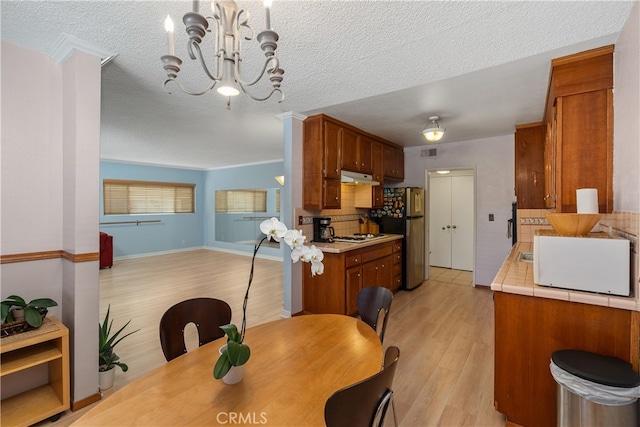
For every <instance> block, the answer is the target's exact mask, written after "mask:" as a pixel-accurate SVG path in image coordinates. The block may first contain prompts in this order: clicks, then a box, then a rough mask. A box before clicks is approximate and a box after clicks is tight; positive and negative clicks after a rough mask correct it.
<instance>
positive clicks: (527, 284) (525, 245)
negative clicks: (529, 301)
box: [491, 242, 640, 312]
mask: <svg viewBox="0 0 640 427" xmlns="http://www.w3.org/2000/svg"><path fill="white" fill-rule="evenodd" d="M532 250H533V244H532V243H529V242H519V243H516V244H515V245H514V246H513V247H512V248H511V251H510V252H509V254H508V255H507V257H506V259H505V261H504V262H503V263H502V265H501V266H500V269H499V270H498V273H497V274H496V276H495V277H494V279H493V281H492V282H491V290H492V291H495V292H505V293H510V294H518V295H527V296H533V297H540V298H550V299H556V300H563V301H570V302H575V303H581V304H590V305H598V306H604V307H612V308H619V309H623V310H631V311H639V312H640V298H635V297H624V296H611V295H604V294H597V293H593V294H592V293H587V292H581V291H572V290H568V289H559V288H548V287H543V286H540V285H538V284H536V283H533V280H531V275H532V274H531V271H532V269H533V264H532V263H526V262H522V261H518V254H519V253H520V252H531V251H532ZM523 271H524V272H525V273H524V275H523ZM521 279H522V280H521Z"/></svg>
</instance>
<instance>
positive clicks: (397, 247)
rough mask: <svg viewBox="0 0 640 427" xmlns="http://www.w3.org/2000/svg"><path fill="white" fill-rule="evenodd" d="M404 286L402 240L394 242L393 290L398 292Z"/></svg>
mask: <svg viewBox="0 0 640 427" xmlns="http://www.w3.org/2000/svg"><path fill="white" fill-rule="evenodd" d="M401 287H402V240H397V241H395V242H393V280H392V282H391V290H392V291H393V292H396V291H398V290H400V288H401Z"/></svg>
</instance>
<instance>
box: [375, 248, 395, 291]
mask: <svg viewBox="0 0 640 427" xmlns="http://www.w3.org/2000/svg"><path fill="white" fill-rule="evenodd" d="M376 284H377V286H382V287H384V288H387V289H389V290H393V256H391V255H389V256H386V257H384V258H382V259H381V260H379V261H378V275H377V278H376Z"/></svg>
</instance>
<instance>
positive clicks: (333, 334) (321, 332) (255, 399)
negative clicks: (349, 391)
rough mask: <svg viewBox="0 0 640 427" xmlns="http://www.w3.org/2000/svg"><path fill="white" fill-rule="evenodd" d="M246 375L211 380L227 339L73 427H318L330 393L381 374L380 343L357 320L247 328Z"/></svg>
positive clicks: (289, 321) (320, 318) (297, 320)
mask: <svg viewBox="0 0 640 427" xmlns="http://www.w3.org/2000/svg"><path fill="white" fill-rule="evenodd" d="M244 342H245V343H246V344H247V345H248V346H249V347H250V349H251V356H250V358H249V360H248V362H247V363H246V364H245V365H243V369H244V377H243V379H242V381H240V382H239V383H238V384H234V385H227V384H225V383H224V382H223V381H222V380H216V379H215V378H214V377H213V366H214V365H215V363H216V360H217V359H218V355H219V349H220V347H221V346H223V345H224V344H226V337H223V338H220V339H218V340H215V341H212V342H210V343H208V344H205V345H203V346H201V347H198V348H196V349H193V350H191V351H189V352H187V353H185V354H184V355H182V356H179V357H177V358H175V359H173V360H171V361H170V362H167V363H165V364H163V365H162V366H160V367H158V368H156V369H154V370H153V371H151V372H149V373H147V374H145V375H144V376H142V377H140V378H139V379H136V380H134V381H133V382H131V383H130V384H128V385H126V386H124V387H123V388H122V389H120V390H118V391H116V392H114V393H113V394H111V395H110V396H108V397H107V398H105V399H104V400H102V401H101V402H99V403H98V404H96V406H95V407H93V408H91V409H90V410H89V411H88V412H87V413H86V414H84V415H83V416H82V417H80V418H79V419H78V420H76V422H75V423H73V424H72V425H74V426H128V425H136V426H215V425H226V426H228V425H266V426H269V425H270V426H321V425H324V406H325V403H326V401H327V399H328V398H329V396H331V395H332V394H333V393H334V392H335V391H337V390H339V389H341V388H343V387H346V386H348V385H351V384H354V383H356V382H358V381H361V380H363V379H365V378H367V377H369V376H371V375H373V374H375V373H377V372H379V371H380V369H381V366H382V359H383V353H382V344H381V343H380V339H379V338H378V335H377V334H376V332H375V331H374V330H373V329H372V328H371V327H370V326H368V325H367V324H366V323H364V322H362V321H361V320H359V319H358V318H355V317H350V316H344V315H339V314H309V315H300V316H294V317H291V318H286V319H279V320H275V321H272V322H268V323H264V324H261V325H257V326H254V327H251V328H248V329H247V331H246V335H245V339H244Z"/></svg>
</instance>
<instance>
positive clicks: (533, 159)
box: [514, 122, 545, 209]
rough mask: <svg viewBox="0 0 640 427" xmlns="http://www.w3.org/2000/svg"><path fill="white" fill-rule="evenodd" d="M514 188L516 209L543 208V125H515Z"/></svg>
mask: <svg viewBox="0 0 640 427" xmlns="http://www.w3.org/2000/svg"><path fill="white" fill-rule="evenodd" d="M514 139H515V180H516V181H515V190H516V200H517V206H518V209H544V208H545V199H544V195H545V175H544V170H545V169H544V146H545V125H544V124H543V123H541V122H539V123H529V124H523V125H518V126H516V132H515V138H514Z"/></svg>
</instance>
